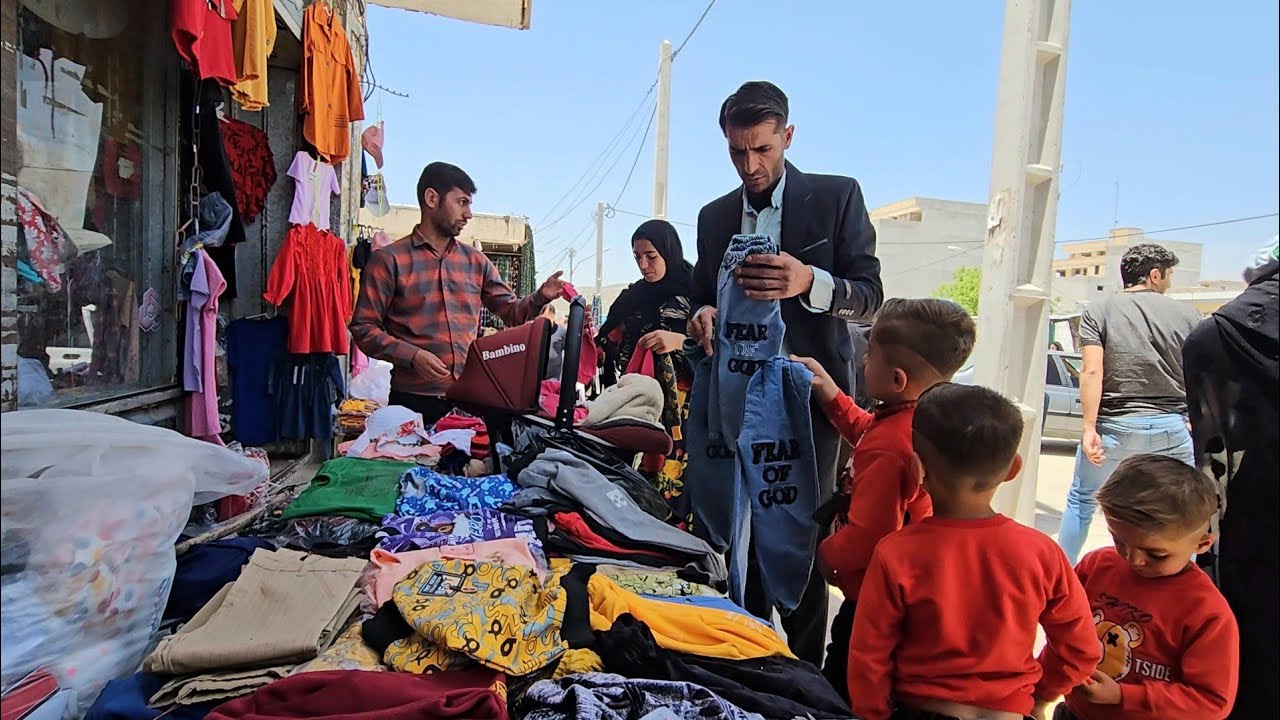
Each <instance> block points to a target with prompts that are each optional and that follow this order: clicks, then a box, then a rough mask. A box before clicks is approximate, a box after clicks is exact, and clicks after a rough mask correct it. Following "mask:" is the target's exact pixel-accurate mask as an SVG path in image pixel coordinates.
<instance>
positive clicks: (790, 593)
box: [729, 357, 820, 615]
mask: <svg viewBox="0 0 1280 720" xmlns="http://www.w3.org/2000/svg"><path fill="white" fill-rule="evenodd" d="M812 386H813V373H812V372H810V371H809V369H808V368H806V367H805V366H804V365H802V364H800V363H797V362H792V361H791V360H788V359H786V358H784V357H774V358H771V359H769V360H768V361H766V362H765V364H764V366H763V367H761V368H760V371H759V372H757V373H756V374H755V375H754V376H752V378H751V382H750V383H749V384H748V385H747V394H746V415H745V417H744V418H743V423H742V433H741V435H739V437H738V459H737V465H738V473H737V479H736V483H735V484H736V485H737V486H738V487H739V488H740V490H739V491H738V492H736V493H735V497H737V498H740V499H739V502H741V501H742V499H745V500H746V501H747V506H746V507H739V508H738V509H737V512H735V513H734V516H735V518H736V519H737V527H736V528H735V529H736V531H737V532H736V535H737V537H735V538H734V541H733V542H732V547H731V548H730V551H729V552H730V558H729V587H730V593H731V597H734V599H735V600H739V599H740V598H742V597H743V595H745V587H746V578H747V560H748V558H747V551H746V549H747V547H748V546H749V545H751V544H753V543H751V540H752V538H753V537H754V538H755V542H754V546H755V554H756V557H755V562H756V565H757V567H758V568H759V570H760V584H761V586H762V587H763V589H764V592H765V597H766V599H767V601H768V604H769V607H777V608H778V610H779V611H780V612H781V613H782V614H783V615H787V614H789V613H790V612H791V611H792V610H795V609H796V606H797V605H799V604H800V599H801V597H802V596H803V595H804V591H805V588H806V586H807V585H808V584H809V573H810V571H811V570H812V569H813V558H814V552H815V550H816V545H817V539H818V534H817V533H818V527H817V525H816V524H815V523H814V521H813V512H814V510H816V509H817V507H818V502H819V494H820V493H819V490H818V465H817V460H816V458H815V456H814V447H813V419H812V416H811V415H810V412H809V395H810V390H811V388H812ZM735 592H737V593H739V594H738V595H736V596H735V595H733V593H735Z"/></svg>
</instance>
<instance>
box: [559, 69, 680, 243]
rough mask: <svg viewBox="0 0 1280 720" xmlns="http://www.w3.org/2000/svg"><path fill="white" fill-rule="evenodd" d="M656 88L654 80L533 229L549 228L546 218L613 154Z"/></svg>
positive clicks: (656, 84)
mask: <svg viewBox="0 0 1280 720" xmlns="http://www.w3.org/2000/svg"><path fill="white" fill-rule="evenodd" d="M656 87H658V81H657V80H654V81H653V85H650V86H649V90H648V92H646V93H645V94H644V97H642V98H641V99H640V104H639V105H637V106H636V109H635V110H634V111H632V113H631V115H630V116H629V117H628V118H627V121H626V122H625V123H623V125H622V128H621V129H620V130H618V132H617V133H616V134H615V135H614V136H613V138H612V139H611V140H610V141H609V143H608V144H607V145H605V148H604V150H602V151H601V152H600V154H599V155H597V156H596V158H595V160H592V161H591V164H590V165H588V166H587V169H586V170H584V171H583V172H582V175H580V176H579V177H578V179H577V181H575V182H574V183H573V185H571V186H570V187H569V189H568V190H567V191H565V194H564V195H563V196H561V197H560V199H559V200H557V201H556V202H555V204H554V205H552V206H551V209H550V210H548V211H547V213H546V214H545V215H543V216H542V220H540V221H539V222H537V223H534V228H535V229H539V230H545V229H546V228H547V227H550V225H544V223H545V222H546V220H547V218H549V217H551V216H552V215H554V214H555V212H556V210H557V209H559V208H560V205H561V203H563V202H564V201H565V200H567V199H569V197H571V196H572V195H573V193H574V191H575V190H577V189H578V187H579V186H580V185H582V184H583V182H584V181H585V182H590V180H589V178H591V177H594V175H595V173H596V172H597V170H598V168H597V166H598V165H600V164H601V163H602V162H603V161H604V160H605V159H606V158H607V157H608V156H609V154H610V153H611V152H613V150H614V149H615V148H616V147H617V145H618V141H619V140H621V139H622V137H623V136H624V135H625V134H626V132H627V129H628V128H630V127H631V124H632V123H633V122H635V120H636V118H638V117H641V112H642V111H643V110H644V108H645V106H646V105H647V104H648V101H649V98H650V97H652V95H653V90H654V88H656ZM614 165H615V166H616V165H617V160H615V161H614ZM612 170H613V167H610V168H609V170H608V171H606V175H607V173H608V172H611V171H612ZM579 204H581V203H579ZM570 212H572V208H571V209H570Z"/></svg>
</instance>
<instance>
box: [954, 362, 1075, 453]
mask: <svg viewBox="0 0 1280 720" xmlns="http://www.w3.org/2000/svg"><path fill="white" fill-rule="evenodd" d="M1083 364H1084V361H1083V360H1082V359H1081V358H1080V355H1079V354H1077V353H1067V352H1057V351H1052V350H1051V351H1050V352H1049V359H1048V363H1047V364H1046V366H1045V378H1044V413H1043V416H1042V417H1041V426H1040V427H1041V435H1042V437H1043V438H1044V439H1045V440H1054V441H1070V442H1079V440H1080V435H1081V433H1083V432H1084V409H1083V407H1082V406H1081V405H1080V369H1081V367H1083ZM973 372H974V371H973V366H972V365H970V366H969V367H966V368H964V369H963V370H961V371H960V372H958V373H956V375H955V378H954V379H953V380H954V382H958V383H964V384H965V385H971V384H973Z"/></svg>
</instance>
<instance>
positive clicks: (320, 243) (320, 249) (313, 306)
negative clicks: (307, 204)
mask: <svg viewBox="0 0 1280 720" xmlns="http://www.w3.org/2000/svg"><path fill="white" fill-rule="evenodd" d="M262 296H263V297H264V298H266V300H267V302H269V303H271V304H272V305H275V306H277V307H279V306H281V305H284V304H285V300H286V299H291V300H292V304H291V309H290V314H289V352H291V353H333V354H335V355H346V354H347V351H348V349H349V348H350V341H349V338H348V337H347V322H348V321H349V320H350V319H351V273H350V272H348V271H347V251H346V247H345V246H344V245H343V243H342V240H341V239H339V238H338V237H336V236H335V235H333V234H332V233H330V232H328V231H326V230H319V229H317V228H316V226H314V225H295V226H293V227H291V228H289V233H288V234H287V235H285V238H284V245H282V246H281V247H280V252H279V254H277V255H276V260H275V263H273V264H272V266H271V274H270V275H269V276H268V277H267V291H266V292H265V293H263V294H262Z"/></svg>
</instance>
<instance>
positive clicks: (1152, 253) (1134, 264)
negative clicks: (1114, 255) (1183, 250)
mask: <svg viewBox="0 0 1280 720" xmlns="http://www.w3.org/2000/svg"><path fill="white" fill-rule="evenodd" d="M1177 266H1178V256H1177V255H1174V254H1173V252H1172V251H1170V250H1169V248H1166V247H1164V246H1163V245H1156V244H1155V243H1142V244H1141V245H1134V246H1133V247H1131V248H1129V249H1128V250H1126V251H1125V253H1124V256H1123V257H1121V258H1120V279H1121V280H1122V281H1123V282H1124V286H1125V287H1127V288H1128V287H1133V286H1134V285H1137V284H1138V283H1140V282H1145V281H1146V279H1147V278H1148V277H1149V276H1150V275H1151V271H1152V270H1159V271H1160V272H1161V273H1165V274H1167V273H1168V272H1169V271H1170V270H1172V269H1173V268H1175V267H1177Z"/></svg>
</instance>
